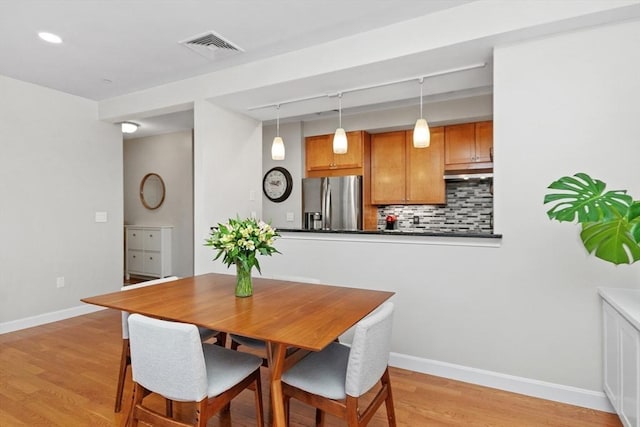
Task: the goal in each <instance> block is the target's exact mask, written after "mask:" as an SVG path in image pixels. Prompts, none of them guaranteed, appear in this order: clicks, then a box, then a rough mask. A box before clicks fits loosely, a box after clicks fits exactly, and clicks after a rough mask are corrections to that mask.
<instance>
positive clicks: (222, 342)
mask: <svg viewBox="0 0 640 427" xmlns="http://www.w3.org/2000/svg"><path fill="white" fill-rule="evenodd" d="M215 344H216V345H219V346H220V347H226V346H227V333H226V332H218V335H216V342H215Z"/></svg>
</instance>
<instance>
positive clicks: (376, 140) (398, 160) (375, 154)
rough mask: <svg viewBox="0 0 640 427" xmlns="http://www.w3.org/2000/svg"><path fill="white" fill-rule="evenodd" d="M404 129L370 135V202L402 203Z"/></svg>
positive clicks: (403, 188) (380, 203) (403, 195)
mask: <svg viewBox="0 0 640 427" xmlns="http://www.w3.org/2000/svg"><path fill="white" fill-rule="evenodd" d="M405 161H406V154H405V131H398V132H386V133H379V134H374V135H371V204H373V205H388V204H394V203H404V201H405V200H404V199H405Z"/></svg>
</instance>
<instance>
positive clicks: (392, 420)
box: [381, 367, 396, 427]
mask: <svg viewBox="0 0 640 427" xmlns="http://www.w3.org/2000/svg"><path fill="white" fill-rule="evenodd" d="M381 381H382V386H383V387H387V398H386V399H385V401H384V404H385V406H386V408H387V420H389V427H396V411H395V409H394V408H393V393H392V392H391V377H390V375H389V367H387V369H385V371H384V374H382V378H381Z"/></svg>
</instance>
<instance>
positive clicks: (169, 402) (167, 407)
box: [164, 399, 173, 418]
mask: <svg viewBox="0 0 640 427" xmlns="http://www.w3.org/2000/svg"><path fill="white" fill-rule="evenodd" d="M164 406H165V412H166V413H167V417H169V418H173V400H169V399H165V402H164Z"/></svg>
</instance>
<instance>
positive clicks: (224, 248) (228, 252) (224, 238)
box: [205, 218, 280, 297]
mask: <svg viewBox="0 0 640 427" xmlns="http://www.w3.org/2000/svg"><path fill="white" fill-rule="evenodd" d="M277 237H280V235H279V234H278V233H277V232H276V230H275V229H274V228H272V227H271V226H270V225H269V224H267V223H266V222H263V221H258V220H256V219H253V218H247V219H240V218H237V219H229V221H228V222H227V223H225V224H218V226H217V227H215V228H213V229H212V230H211V235H210V236H209V238H208V239H206V240H205V246H212V247H213V248H215V249H217V250H218V253H217V254H216V257H215V258H214V259H213V260H214V261H215V260H217V259H218V258H220V257H221V256H223V255H224V257H223V258H222V262H224V263H225V264H227V267H230V266H231V264H235V265H236V273H237V275H236V296H238V297H248V296H251V295H252V294H253V285H252V282H251V269H252V268H253V267H256V268H257V269H258V272H260V274H262V271H261V270H260V263H259V262H258V258H257V255H258V254H260V255H271V254H273V253H280V252H278V250H277V249H276V248H275V247H274V246H273V242H274V240H275V239H276V238H277Z"/></svg>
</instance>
